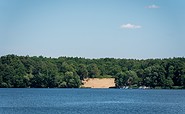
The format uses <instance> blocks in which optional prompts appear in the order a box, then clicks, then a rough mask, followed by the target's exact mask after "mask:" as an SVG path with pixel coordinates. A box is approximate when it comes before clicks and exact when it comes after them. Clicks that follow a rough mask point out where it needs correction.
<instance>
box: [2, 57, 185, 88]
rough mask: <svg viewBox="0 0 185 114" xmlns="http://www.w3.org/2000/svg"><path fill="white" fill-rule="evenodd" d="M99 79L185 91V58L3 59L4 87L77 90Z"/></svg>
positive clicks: (134, 85) (132, 85) (120, 84)
mask: <svg viewBox="0 0 185 114" xmlns="http://www.w3.org/2000/svg"><path fill="white" fill-rule="evenodd" d="M95 77H97V78H110V77H114V78H115V83H116V87H124V86H130V87H134V88H136V87H137V86H147V87H151V88H176V87H177V88H181V87H184V88H185V58H169V59H147V60H135V59H114V58H101V59H85V58H78V57H59V58H46V57H43V56H39V57H36V56H34V57H29V56H16V55H6V56H1V57H0V87H16V88H20V87H22V88H25V87H35V88H42V87H45V88H48V87H49V88H53V87H61V88H77V87H80V85H81V81H82V80H84V79H85V78H95Z"/></svg>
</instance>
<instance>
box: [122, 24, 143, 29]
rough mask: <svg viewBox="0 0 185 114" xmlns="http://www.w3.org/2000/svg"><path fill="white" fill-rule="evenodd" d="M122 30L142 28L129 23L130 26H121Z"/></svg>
mask: <svg viewBox="0 0 185 114" xmlns="http://www.w3.org/2000/svg"><path fill="white" fill-rule="evenodd" d="M120 28H122V29H139V28H141V26H140V25H134V24H130V23H128V24H123V25H121V26H120Z"/></svg>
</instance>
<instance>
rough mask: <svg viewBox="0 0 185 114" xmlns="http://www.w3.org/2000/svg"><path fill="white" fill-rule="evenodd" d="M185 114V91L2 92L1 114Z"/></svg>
mask: <svg viewBox="0 0 185 114" xmlns="http://www.w3.org/2000/svg"><path fill="white" fill-rule="evenodd" d="M143 113H144V114H184V113H185V90H138V89H128V90H125V89H35V88H33V89H32V88H25V89H23V88H20V89H18V88H9V89H5V88H2V89H0V114H143Z"/></svg>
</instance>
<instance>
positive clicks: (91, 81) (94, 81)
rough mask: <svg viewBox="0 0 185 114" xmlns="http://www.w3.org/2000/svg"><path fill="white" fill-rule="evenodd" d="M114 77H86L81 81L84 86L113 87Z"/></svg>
mask: <svg viewBox="0 0 185 114" xmlns="http://www.w3.org/2000/svg"><path fill="white" fill-rule="evenodd" d="M114 80H115V79H114V78H87V79H85V80H84V81H83V84H84V85H83V86H82V87H86V88H109V87H115V83H114Z"/></svg>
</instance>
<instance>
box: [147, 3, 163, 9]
mask: <svg viewBox="0 0 185 114" xmlns="http://www.w3.org/2000/svg"><path fill="white" fill-rule="evenodd" d="M145 8H149V9H157V8H160V7H159V6H157V5H155V4H153V5H149V6H146V7H145Z"/></svg>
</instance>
